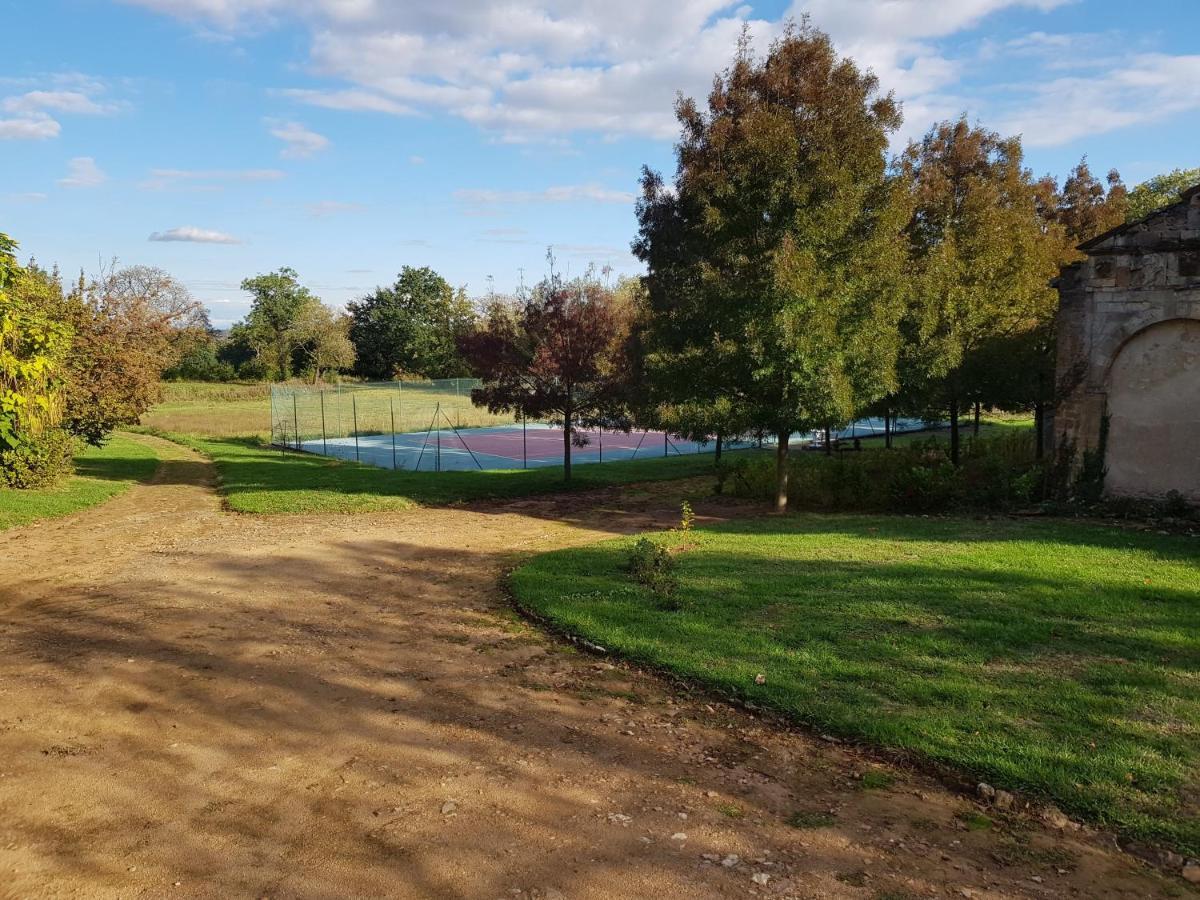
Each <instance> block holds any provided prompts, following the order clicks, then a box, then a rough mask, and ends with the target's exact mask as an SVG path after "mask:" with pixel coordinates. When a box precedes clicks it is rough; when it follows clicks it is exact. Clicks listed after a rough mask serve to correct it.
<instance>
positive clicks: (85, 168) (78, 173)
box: [58, 156, 108, 188]
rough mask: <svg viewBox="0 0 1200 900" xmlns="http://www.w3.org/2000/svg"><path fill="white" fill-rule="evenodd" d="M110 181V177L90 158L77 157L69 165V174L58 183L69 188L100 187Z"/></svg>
mask: <svg viewBox="0 0 1200 900" xmlns="http://www.w3.org/2000/svg"><path fill="white" fill-rule="evenodd" d="M106 181H108V175H106V174H105V173H104V171H103V170H102V169H101V168H100V167H99V166H98V165H96V161H95V160H94V159H92V158H91V157H90V156H76V157H75V158H74V159H72V160H71V161H70V162H68V163H67V174H66V177H65V178H60V179H59V180H58V183H59V184H60V185H61V186H62V187H68V188H92V187H98V186H99V185H102V184H104V182H106Z"/></svg>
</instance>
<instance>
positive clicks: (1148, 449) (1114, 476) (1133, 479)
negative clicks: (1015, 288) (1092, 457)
mask: <svg viewBox="0 0 1200 900" xmlns="http://www.w3.org/2000/svg"><path fill="white" fill-rule="evenodd" d="M1080 250H1082V251H1083V252H1084V253H1086V254H1087V259H1085V260H1084V261H1082V262H1080V263H1076V264H1075V265H1072V266H1068V267H1067V268H1065V269H1063V272H1062V276H1061V277H1060V278H1059V283H1058V289H1059V297H1060V301H1061V302H1060V307H1059V313H1058V375H1057V379H1058V385H1057V387H1058V393H1059V397H1060V400H1059V404H1058V408H1057V410H1056V413H1055V417H1054V431H1055V443H1056V445H1058V446H1060V447H1061V446H1070V445H1073V446H1074V447H1075V450H1076V452H1077V453H1080V452H1082V451H1084V450H1095V449H1097V448H1098V447H1099V446H1100V443H1101V435H1102V433H1103V426H1104V421H1105V419H1106V417H1107V420H1108V434H1107V441H1106V443H1105V447H1104V451H1105V454H1104V463H1105V465H1106V467H1107V469H1108V475H1107V477H1106V479H1105V489H1106V490H1107V491H1108V492H1109V493H1111V494H1114V495H1121V496H1141V497H1153V496H1161V495H1163V494H1165V493H1167V492H1168V491H1171V490H1175V491H1179V492H1180V493H1181V494H1183V495H1184V496H1185V497H1188V498H1189V499H1192V500H1195V501H1200V186H1197V187H1194V188H1192V189H1191V190H1189V191H1187V192H1186V193H1185V194H1184V197H1183V199H1182V200H1181V201H1180V202H1178V203H1176V204H1174V205H1172V206H1169V207H1166V208H1165V209H1162V210H1159V211H1158V212H1156V213H1154V214H1153V215H1151V216H1150V217H1148V218H1146V219H1144V220H1142V221H1141V222H1134V223H1132V224H1129V225H1124V226H1122V227H1120V228H1117V229H1115V230H1113V231H1110V232H1108V233H1107V234H1103V235H1101V236H1100V237H1098V238H1095V239H1094V240H1092V241H1089V242H1088V243H1086V244H1084V245H1083V246H1081V247H1080Z"/></svg>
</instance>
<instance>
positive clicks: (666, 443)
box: [663, 431, 671, 459]
mask: <svg viewBox="0 0 1200 900" xmlns="http://www.w3.org/2000/svg"><path fill="white" fill-rule="evenodd" d="M670 450H671V439H670V438H669V437H667V433H666V432H665V431H664V432H663V458H664V459H665V458H666V457H667V456H668V455H670Z"/></svg>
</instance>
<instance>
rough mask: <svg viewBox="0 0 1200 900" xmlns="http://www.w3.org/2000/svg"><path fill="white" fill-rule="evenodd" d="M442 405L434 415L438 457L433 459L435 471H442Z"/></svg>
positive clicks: (438, 406) (439, 405)
mask: <svg viewBox="0 0 1200 900" xmlns="http://www.w3.org/2000/svg"><path fill="white" fill-rule="evenodd" d="M441 415H442V404H441V402H440V401H439V402H438V405H437V409H436V410H435V411H434V413H433V417H434V420H435V421H436V422H437V455H436V456H434V458H433V471H435V472H440V471H442V420H441Z"/></svg>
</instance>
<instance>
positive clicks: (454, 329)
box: [347, 266, 475, 379]
mask: <svg viewBox="0 0 1200 900" xmlns="http://www.w3.org/2000/svg"><path fill="white" fill-rule="evenodd" d="M347 308H348V311H349V314H350V319H351V324H350V340H351V341H352V342H353V344H354V350H355V354H356V358H357V362H356V366H355V368H356V371H357V372H358V374H360V375H362V376H364V377H366V378H378V379H384V378H395V377H396V376H398V375H416V376H419V377H422V378H455V377H458V376H461V375H465V374H466V365H465V363H464V362H463V359H462V357H461V356H460V355H459V352H458V346H457V343H456V341H457V339H458V337H459V336H460V335H463V334H466V333H467V332H468V331H469V330H470V329H471V327H472V325H473V324H474V320H475V312H474V310H473V309H472V307H471V303H470V301H469V300H468V299H467V296H466V293H465V292H464V291H463V290H462V289H461V288H460V289H458V290H455V289H454V288H452V287H451V286H450V284H449V282H447V281H446V279H444V278H443V277H442V276H441V275H439V274H438V273H437V272H435V271H433V269H430V268H428V267H423V268H420V269H416V268H412V267H411V266H405V267H404V268H403V270H402V271H401V272H400V274H399V275H398V276H397V277H396V281H395V283H394V284H393V285H391V286H390V287H378V288H376V289H375V290H374V291H373V292H372V293H370V294H368V295H367V296H366V297H363V298H362V299H360V300H356V301H353V302H351V303H350V304H348V307H347Z"/></svg>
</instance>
